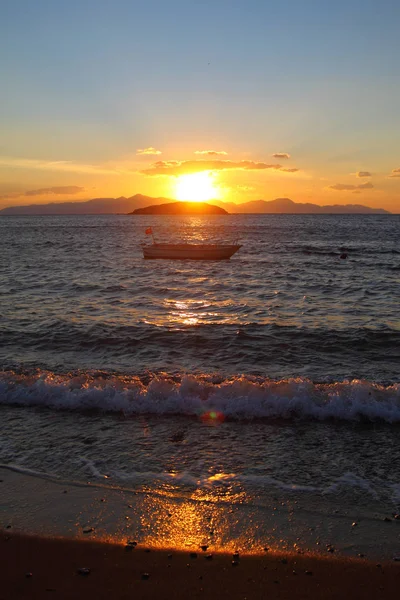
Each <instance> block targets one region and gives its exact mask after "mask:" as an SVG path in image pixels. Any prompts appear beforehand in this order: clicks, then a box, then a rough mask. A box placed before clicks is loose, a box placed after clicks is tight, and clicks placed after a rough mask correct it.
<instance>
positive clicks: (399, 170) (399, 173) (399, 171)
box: [389, 169, 400, 177]
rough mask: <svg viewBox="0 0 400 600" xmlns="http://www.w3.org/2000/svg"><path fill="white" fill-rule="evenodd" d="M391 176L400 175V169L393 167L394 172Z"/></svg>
mask: <svg viewBox="0 0 400 600" xmlns="http://www.w3.org/2000/svg"><path fill="white" fill-rule="evenodd" d="M389 177H400V169H392V172H391V174H390V175H389Z"/></svg>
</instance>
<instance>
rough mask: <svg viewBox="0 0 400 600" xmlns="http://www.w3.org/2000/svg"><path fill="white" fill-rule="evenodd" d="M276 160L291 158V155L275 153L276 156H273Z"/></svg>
mask: <svg viewBox="0 0 400 600" xmlns="http://www.w3.org/2000/svg"><path fill="white" fill-rule="evenodd" d="M272 156H273V157H274V158H290V154H288V153H287V152H275V154H273V155H272Z"/></svg>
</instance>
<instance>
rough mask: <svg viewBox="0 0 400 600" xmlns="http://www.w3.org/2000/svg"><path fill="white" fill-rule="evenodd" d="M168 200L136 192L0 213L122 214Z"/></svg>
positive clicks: (8, 210) (39, 205) (14, 209)
mask: <svg viewBox="0 0 400 600" xmlns="http://www.w3.org/2000/svg"><path fill="white" fill-rule="evenodd" d="M162 202H170V200H169V198H152V197H151V196H144V195H143V194H136V195H135V196H131V198H125V197H124V196H121V197H120V198H93V200H86V201H84V202H79V201H77V202H51V203H49V204H30V205H28V206H10V207H8V208H3V210H0V215H107V214H114V215H115V214H123V215H126V214H127V213H128V212H130V211H132V210H134V209H136V208H141V207H144V206H148V205H149V204H161V203H162Z"/></svg>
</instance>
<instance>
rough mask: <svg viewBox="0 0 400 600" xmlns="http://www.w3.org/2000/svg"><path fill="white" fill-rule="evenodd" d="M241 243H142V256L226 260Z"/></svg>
mask: <svg viewBox="0 0 400 600" xmlns="http://www.w3.org/2000/svg"><path fill="white" fill-rule="evenodd" d="M241 247H242V245H241V244H231V245H222V244H156V243H154V244H151V245H148V244H142V250H143V258H169V259H185V258H186V259H187V258H188V259H191V260H226V259H228V258H230V257H231V256H233V255H234V254H235V252H237V251H238V250H239V248H241Z"/></svg>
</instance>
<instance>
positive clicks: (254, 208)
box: [213, 198, 390, 215]
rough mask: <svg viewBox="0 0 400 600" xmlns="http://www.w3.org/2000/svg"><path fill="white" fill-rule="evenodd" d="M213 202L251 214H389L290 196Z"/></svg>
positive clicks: (382, 211)
mask: <svg viewBox="0 0 400 600" xmlns="http://www.w3.org/2000/svg"><path fill="white" fill-rule="evenodd" d="M213 202H214V204H216V205H217V206H221V207H222V208H225V209H226V210H228V211H229V212H233V213H253V214H259V213H262V214H272V215H276V214H280V215H282V214H287V215H294V214H303V215H307V214H322V215H331V214H337V215H339V214H380V215H383V214H390V213H389V211H387V210H384V209H383V208H369V207H368V206H363V205H361V204H333V205H327V206H319V205H318V204H311V203H310V202H308V203H302V202H293V200H290V198H276V199H275V200H269V201H267V200H251V201H250V202H243V204H234V203H233V202H229V203H228V202H222V201H219V200H213Z"/></svg>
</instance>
